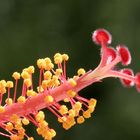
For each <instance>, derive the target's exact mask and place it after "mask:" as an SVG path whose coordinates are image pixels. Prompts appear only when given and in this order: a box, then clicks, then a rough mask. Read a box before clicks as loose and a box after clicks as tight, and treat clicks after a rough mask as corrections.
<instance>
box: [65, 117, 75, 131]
mask: <svg viewBox="0 0 140 140" xmlns="http://www.w3.org/2000/svg"><path fill="white" fill-rule="evenodd" d="M75 123H76V122H75V119H74V117H71V116H68V117H67V119H66V121H64V122H63V124H62V126H63V128H64V129H66V130H68V129H69V128H71V127H72V126H73V125H75Z"/></svg>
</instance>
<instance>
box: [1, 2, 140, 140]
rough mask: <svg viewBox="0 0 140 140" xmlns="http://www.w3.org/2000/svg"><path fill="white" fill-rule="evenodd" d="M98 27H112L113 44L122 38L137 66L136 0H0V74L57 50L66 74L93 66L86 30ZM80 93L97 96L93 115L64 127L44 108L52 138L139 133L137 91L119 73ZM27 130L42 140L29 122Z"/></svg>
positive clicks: (116, 137)
mask: <svg viewBox="0 0 140 140" xmlns="http://www.w3.org/2000/svg"><path fill="white" fill-rule="evenodd" d="M100 27H101V28H105V29H107V30H109V31H110V32H111V34H112V35H113V43H112V45H113V46H115V45H117V44H119V43H125V44H126V45H127V46H128V47H129V49H130V51H131V54H132V60H133V63H132V64H131V65H130V67H131V68H133V70H134V71H135V72H137V71H140V47H139V46H140V42H139V36H140V1H139V0H106V1H105V0H0V78H1V79H6V80H8V79H11V74H12V73H13V72H14V71H21V70H22V69H23V68H25V67H27V66H29V65H35V63H36V60H37V59H38V58H43V57H46V56H49V57H52V56H53V55H54V53H56V52H60V53H68V54H69V55H70V61H69V62H68V66H67V67H68V70H67V72H68V75H69V76H72V75H73V74H75V73H76V71H77V69H78V68H79V67H83V68H85V69H86V70H89V69H93V68H95V67H96V66H97V64H98V63H99V61H100V55H99V53H100V52H99V46H96V45H95V44H94V43H93V42H92V41H91V33H92V31H94V30H95V29H96V28H100ZM35 82H37V81H35ZM81 95H83V96H86V97H88V98H89V97H94V98H96V99H98V104H97V107H96V111H95V113H94V115H93V116H92V118H90V119H88V120H86V122H85V123H84V124H82V125H76V126H74V127H73V128H72V129H70V130H68V131H65V130H63V128H62V127H61V126H60V124H58V123H57V121H56V118H55V117H54V116H53V115H52V114H50V113H49V112H48V111H47V112H46V114H47V115H46V118H47V120H48V121H49V122H50V127H52V128H54V129H55V130H56V131H57V136H56V137H55V138H54V140H77V139H78V140H85V139H87V140H106V139H107V140H132V139H134V140H139V139H140V95H139V94H138V93H137V92H136V90H135V89H134V88H131V89H125V88H123V87H122V86H121V84H120V82H119V80H118V79H115V80H114V79H106V80H104V81H103V82H102V83H97V84H94V85H92V86H90V87H88V88H86V89H84V90H83V91H81ZM27 133H28V134H29V135H33V136H34V137H35V140H42V138H41V137H39V136H37V135H36V132H35V127H34V126H30V127H28V128H27ZM0 139H2V140H6V138H4V137H0Z"/></svg>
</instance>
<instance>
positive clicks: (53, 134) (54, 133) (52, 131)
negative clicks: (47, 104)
mask: <svg viewBox="0 0 140 140" xmlns="http://www.w3.org/2000/svg"><path fill="white" fill-rule="evenodd" d="M50 132H51V134H52V137H55V136H56V132H55V130H54V129H50Z"/></svg>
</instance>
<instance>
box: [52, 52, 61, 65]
mask: <svg viewBox="0 0 140 140" xmlns="http://www.w3.org/2000/svg"><path fill="white" fill-rule="evenodd" d="M54 63H55V64H59V63H62V55H61V54H60V53H56V54H55V55H54Z"/></svg>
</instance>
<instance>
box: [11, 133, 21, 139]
mask: <svg viewBox="0 0 140 140" xmlns="http://www.w3.org/2000/svg"><path fill="white" fill-rule="evenodd" d="M18 139H19V136H17V135H14V134H12V135H11V136H10V140H18Z"/></svg>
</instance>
